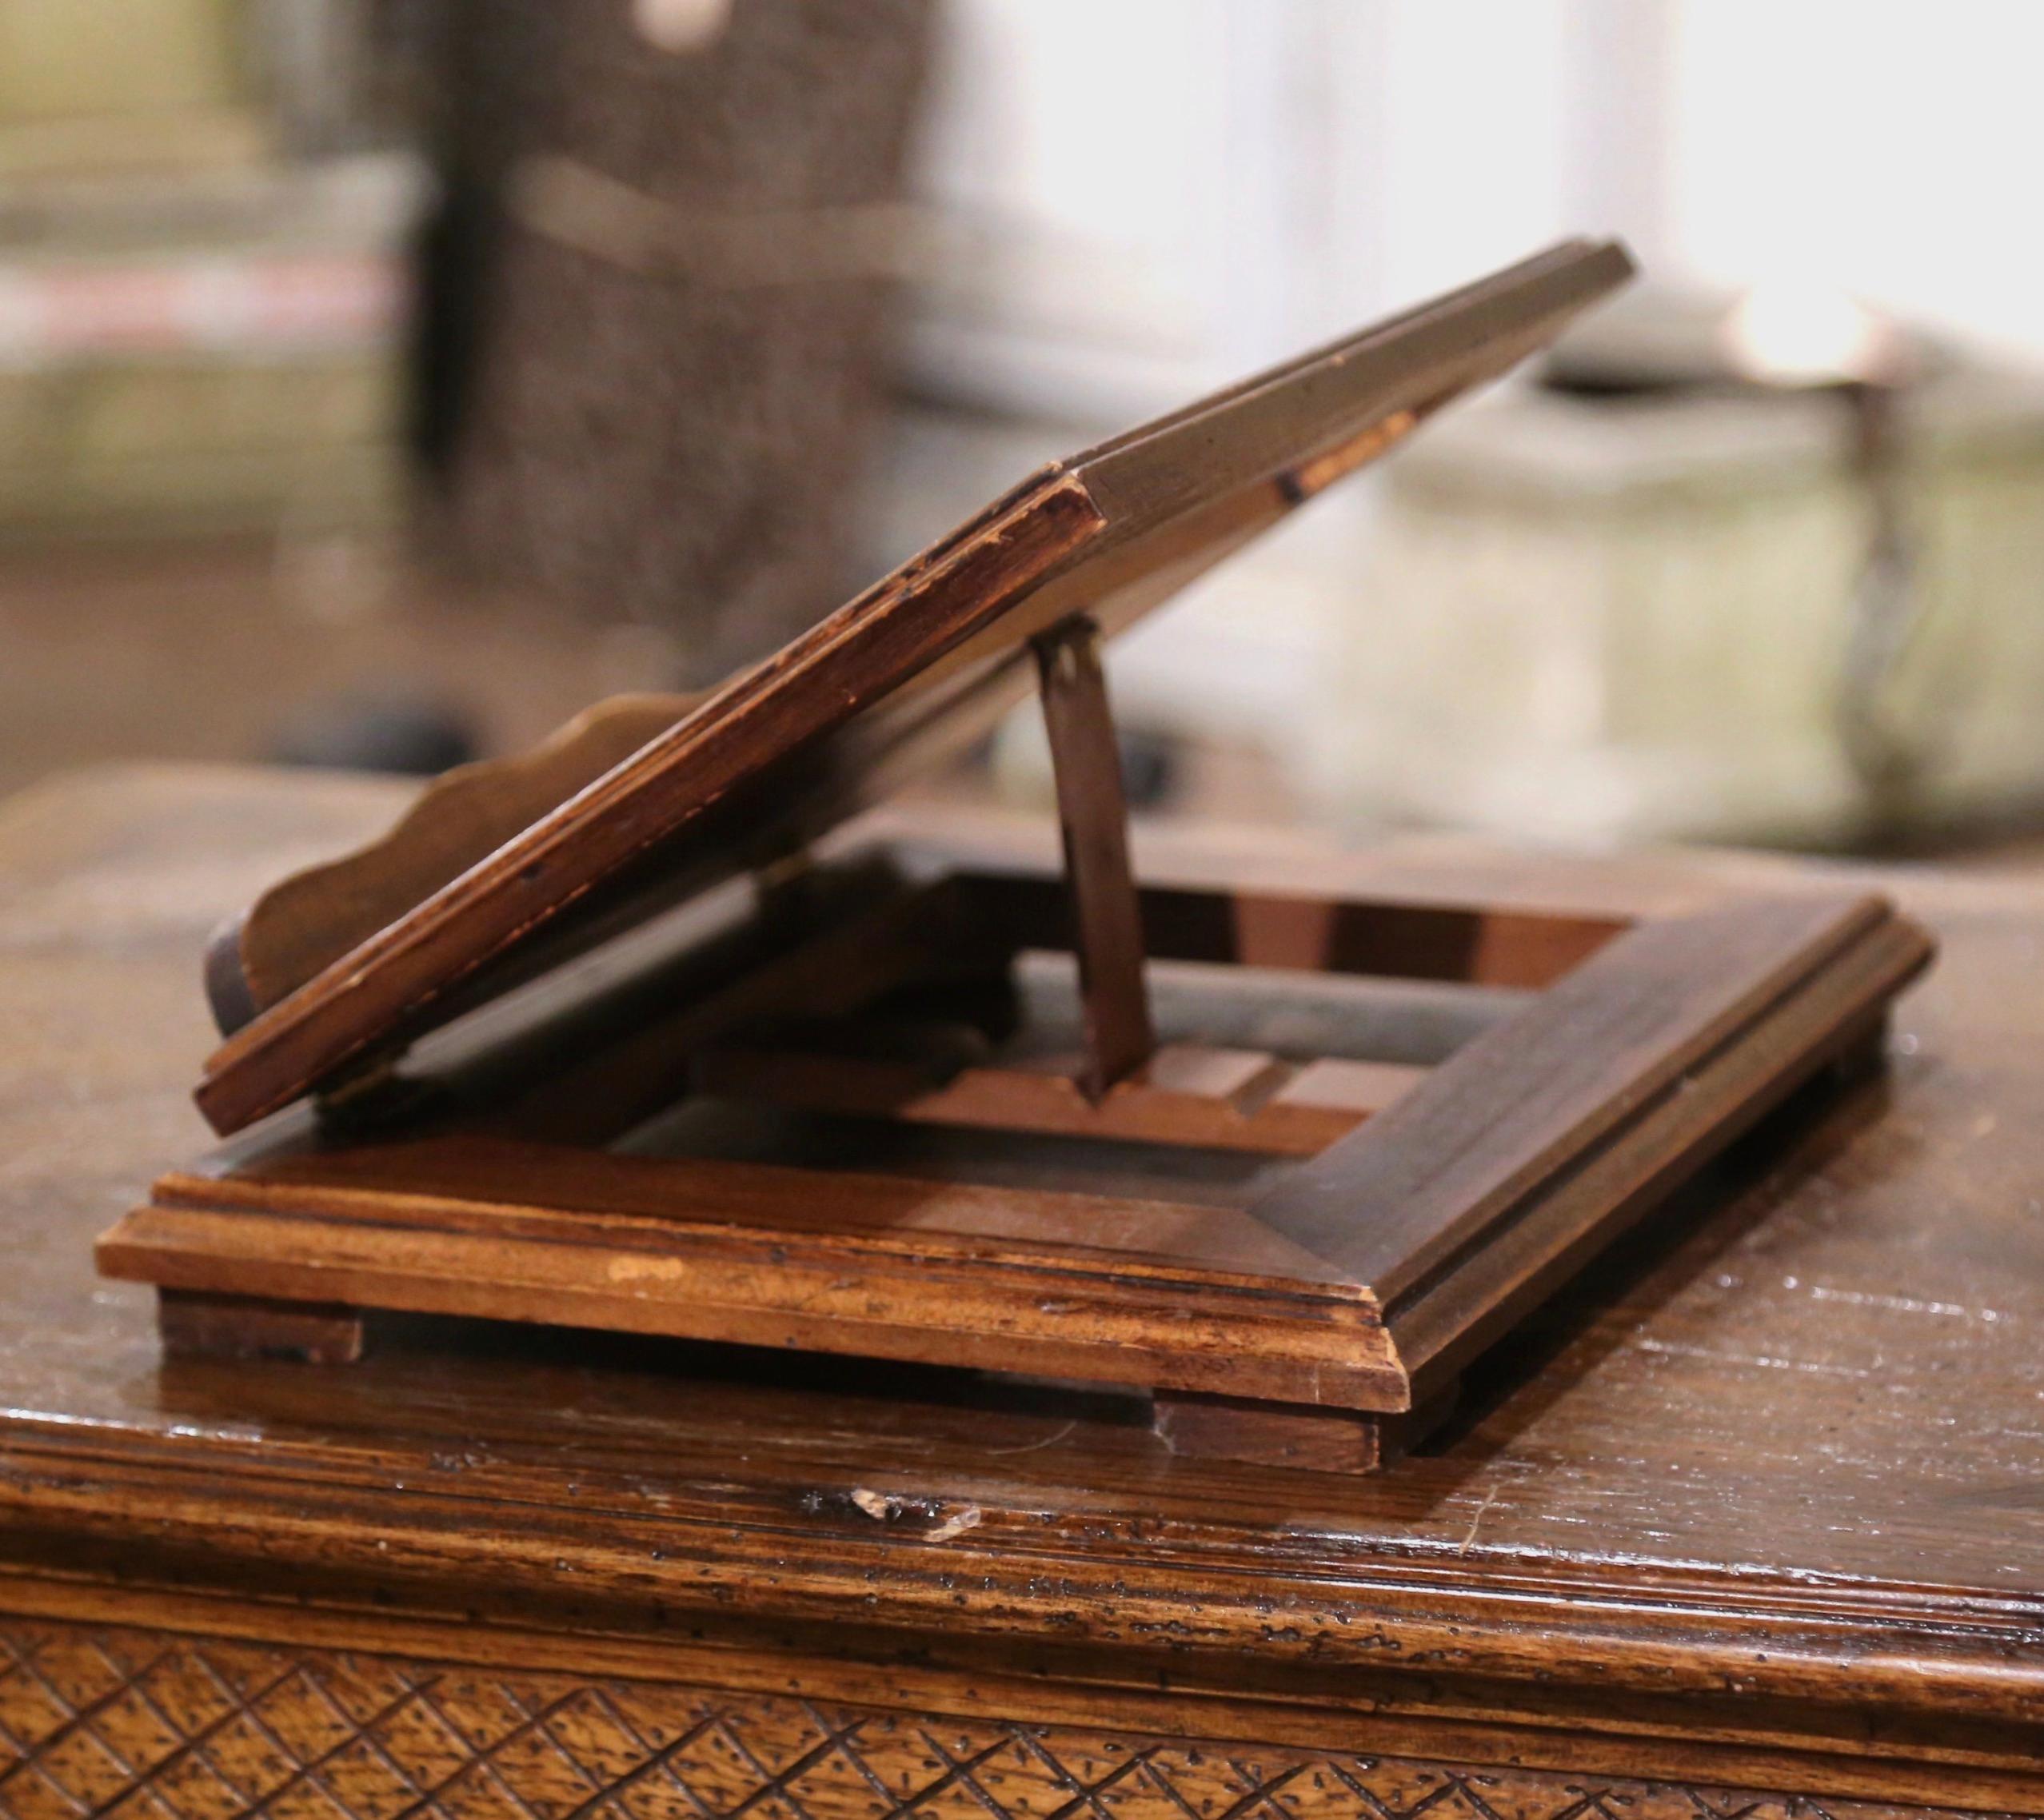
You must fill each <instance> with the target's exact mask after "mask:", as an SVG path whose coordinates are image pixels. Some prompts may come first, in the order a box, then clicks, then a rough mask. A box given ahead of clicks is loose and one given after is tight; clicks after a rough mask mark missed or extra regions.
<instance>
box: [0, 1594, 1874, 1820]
mask: <svg viewBox="0 0 2044 1820" xmlns="http://www.w3.org/2000/svg"><path fill="white" fill-rule="evenodd" d="M445 1641H446V1642H448V1643H449V1644H450V1645H452V1646H453V1648H454V1649H455V1650H457V1651H458V1650H461V1648H462V1642H461V1639H460V1638H456V1637H449V1638H445ZM0 1662H4V1663H5V1664H6V1670H5V1671H0V1727H4V1728H5V1735H6V1736H7V1737H9V1738H12V1739H16V1740H18V1742H17V1743H15V1744H14V1746H12V1749H13V1752H14V1754H13V1755H12V1756H11V1757H10V1758H9V1759H7V1760H6V1762H5V1763H4V1766H0V1802H5V1803H6V1806H7V1810H8V1811H9V1812H10V1813H14V1814H42V1813H44V1812H53V1813H56V1814H82V1813H99V1812H104V1811H109V1810H111V1811H115V1812H120V1811H125V1810H126V1808H127V1807H128V1806H134V1807H135V1808H138V1809H139V1810H142V1811H150V1810H151V1808H152V1806H153V1808H154V1811H158V1812H165V1811H167V1812H169V1813H170V1814H174V1815H177V1816H179V1817H180V1820H202V1817H209V1820H210V1817H212V1816H220V1817H221V1820H226V1816H229V1815H234V1814H254V1813H265V1814H269V1813H297V1812H308V1811H309V1812H314V1813H319V1814H340V1815H357V1814H360V1815H364V1816H367V1815H372V1814H374V1815H382V1814H405V1813H413V1812H424V1813H436V1814H499V1815H505V1816H507V1817H508V1820H538V1817H540V1816H542V1815H554V1814H602V1815H605V1816H607V1817H608V1816H633V1815H640V1814H663V1815H664V1814H691V1815H718V1816H721V1815H729V1814H744V1813H750V1812H753V1811H754V1810H757V1809H760V1808H762V1807H764V1808H765V1809H766V1810H768V1811H769V1812H771V1813H774V1814H785V1815H788V1816H789V1817H790V1820H854V1817H857V1820H869V1817H872V1816H884V1815H904V1814H935V1813H942V1812H945V1811H949V1810H957V1811H960V1812H965V1813H971V1814H986V1815H988V1816H991V1817H992V1820H1036V1817H1038V1816H1040V1815H1044V1814H1066V1813H1072V1812H1080V1811H1084V1812H1091V1813H1096V1814H1097V1813H1103V1812H1107V1813H1112V1814H1116V1815H1118V1816H1122V1817H1124V1820H1184V1816H1185V1815H1187V1814H1200V1815H1205V1814H1224V1813H1228V1814H1232V1813H1243V1814H1273V1813H1276V1814H1297V1813H1299V1812H1300V1811H1301V1810H1311V1811H1314V1812H1323V1811H1324V1812H1327V1813H1329V1814H1340V1815H1342V1816H1343V1817H1344V1820H1363V1817H1365V1816H1367V1817H1368V1820H1417V1817H1418V1816H1419V1815H1420V1814H1434V1815H1435V1816H1437V1817H1439V1816H1445V1815H1449V1814H1455V1815H1462V1816H1473V1817H1478V1820H1481V1817H1484V1816H1489V1815H1492V1814H1500V1813H1508V1814H1514V1815H1517V1816H1521V1817H1523V1820H1579V1817H1580V1816H1582V1815H1583V1814H1586V1813H1587V1814H1594V1815H1598V1816H1617V1815H1624V1816H1627V1817H1628V1820H1696V1816H1698V1815H1699V1814H1705V1815H1708V1814H1723V1813H1734V1812H1735V1813H1739V1814H1744V1815H1751V1816H1753V1817H1754V1820H1892V1817H1893V1815H1894V1810H1893V1809H1892V1808H1883V1807H1878V1806H1870V1805H1869V1804H1866V1803H1864V1802H1852V1801H1846V1802H1839V1801H1833V1800H1827V1801H1826V1802H1825V1803H1824V1804H1823V1805H1822V1806H1818V1805H1817V1804H1816V1803H1814V1802H1807V1801H1803V1800H1798V1799H1795V1798H1785V1797H1783V1796H1781V1795H1779V1794H1774V1795H1770V1794H1759V1795H1757V1796H1756V1794H1755V1792H1754V1791H1750V1790H1738V1789H1730V1788H1714V1787H1711V1786H1699V1785H1697V1784H1695V1783H1693V1782H1686V1781H1679V1780H1678V1781H1673V1782H1648V1781H1643V1780H1641V1779H1640V1778H1637V1777H1627V1776H1601V1777H1595V1778H1588V1779H1587V1780H1586V1779H1585V1778H1583V1777H1582V1776H1580V1775H1577V1774H1565V1773H1564V1774H1557V1773H1555V1772H1554V1771H1551V1770H1528V1769H1522V1768H1516V1767H1504V1766H1497V1767H1493V1768H1490V1769H1487V1770H1486V1769H1480V1768H1475V1767H1472V1766H1468V1765H1457V1764H1454V1763H1447V1762H1435V1761H1429V1760H1427V1759H1424V1758H1410V1757H1399V1756H1388V1755H1385V1754H1381V1753H1368V1754H1365V1753H1362V1752H1358V1751H1355V1750H1347V1749H1344V1748H1343V1746H1341V1745H1340V1744H1339V1743H1336V1742H1331V1741H1323V1742H1320V1743H1319V1745H1318V1746H1317V1747H1315V1748H1307V1749H1300V1748H1298V1747H1297V1746H1291V1747H1286V1746H1279V1747H1277V1748H1276V1749H1272V1748H1269V1747H1268V1746H1265V1747H1257V1748H1253V1749H1250V1748H1244V1746H1241V1745H1240V1744H1239V1743H1236V1742H1232V1741H1228V1742H1219V1743H1216V1742H1212V1741H1209V1740H1205V1739H1202V1738H1198V1737H1185V1736H1183V1735H1180V1734H1176V1732H1164V1733H1161V1734H1160V1733H1158V1732H1156V1731H1144V1730H1133V1731H1128V1730H1112V1729H1104V1728H1103V1727H1102V1726H1100V1725H1098V1724H1093V1725H1056V1726H1039V1725H1030V1724H1026V1723H1023V1722H1017V1721H1014V1720H1007V1719H1003V1718H1000V1717H998V1716H996V1715H993V1714H986V1713H984V1712H979V1713H965V1714H959V1713H952V1712H946V1711H942V1710H936V1711H932V1710H918V1709H916V1708H913V1707H909V1708H903V1707H901V1706H890V1705H886V1704H880V1703H876V1699H875V1697H874V1692H873V1690H871V1689H866V1690H862V1691H863V1692H864V1694H865V1696H866V1697H865V1698H864V1699H863V1700H862V1701H860V1702H858V1703H856V1704H846V1703H844V1702H841V1701H835V1700H830V1701H824V1700H817V1699H815V1698H803V1697H800V1696H791V1695H789V1694H787V1693H784V1692H770V1691H765V1690H760V1691H737V1690H730V1689H725V1688H719V1687H717V1686H703V1685H701V1684H697V1683H693V1682H688V1681H685V1680H676V1679H673V1678H668V1677H653V1676H648V1675H645V1674H632V1673H621V1672H617V1671H615V1670H613V1671H612V1672H609V1673H587V1672H585V1673H581V1674H573V1673H569V1674H563V1673H560V1672H557V1671H556V1672H549V1671H548V1670H545V1669H542V1668H536V1667H535V1666H533V1665H532V1664H531V1663H530V1662H513V1661H505V1660H494V1661H486V1662H483V1663H481V1664H478V1663H476V1662H470V1661H468V1660H465V1659H463V1658H461V1656H460V1655H456V1656H453V1657H452V1658H441V1659H433V1658H419V1657H417V1656H411V1655H405V1654H393V1653H391V1652H389V1651H387V1650H385V1651H374V1650H336V1649H332V1648H324V1649H323V1648H317V1647H308V1646H305V1645H303V1644H302V1643H293V1642H285V1643H281V1644H279V1643H276V1642H252V1641H249V1640H246V1639H243V1638H235V1637H223V1636H218V1635H206V1634H196V1635H194V1634H182V1633H178V1632H172V1631H162V1630H145V1629H140V1628H137V1627H134V1626H105V1625H84V1624H76V1623H68V1622H51V1621H49V1620H38V1619H34V1618H24V1619H19V1620H17V1621H14V1622H6V1623H0Z"/></svg>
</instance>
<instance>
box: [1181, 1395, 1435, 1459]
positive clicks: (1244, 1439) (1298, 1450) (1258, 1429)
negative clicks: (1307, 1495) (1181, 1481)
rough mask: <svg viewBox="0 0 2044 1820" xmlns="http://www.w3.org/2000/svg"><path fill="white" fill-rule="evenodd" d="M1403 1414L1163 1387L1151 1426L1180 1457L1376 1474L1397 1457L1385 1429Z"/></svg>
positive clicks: (1393, 1444) (1396, 1421)
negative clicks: (1262, 1400)
mask: <svg viewBox="0 0 2044 1820" xmlns="http://www.w3.org/2000/svg"><path fill="white" fill-rule="evenodd" d="M1402 1420H1403V1418H1402V1417H1399V1416H1387V1415H1362V1414H1360V1413H1359V1412H1358V1411H1354V1410H1346V1409H1340V1410H1329V1409H1315V1408H1312V1407H1303V1406H1301V1405H1299V1404H1286V1403H1256V1402H1252V1400H1251V1399H1248V1398H1247V1397H1233V1396H1211V1395H1209V1396H1201V1395H1197V1394H1187V1393H1185V1392H1182V1391H1159V1392H1158V1393H1157V1395H1156V1398H1155V1399H1154V1409H1153V1413H1152V1418H1151V1426H1152V1428H1153V1429H1154V1431H1156V1435H1157V1437H1158V1439H1160V1440H1161V1441H1162V1442H1163V1443H1164V1445H1165V1446H1166V1447H1168V1448H1169V1449H1170V1450H1171V1451H1172V1453H1173V1454H1174V1455H1177V1456H1179V1457H1180V1458H1182V1459H1220V1460H1233V1461H1237V1462H1240V1463H1241V1464H1243V1465H1244V1466H1275V1467H1293V1468H1295V1469H1298V1470H1301V1471H1309V1472H1375V1471H1377V1470H1378V1469H1379V1467H1383V1466H1384V1465H1386V1464H1387V1463H1389V1461H1390V1460H1391V1459H1395V1457H1396V1456H1397V1454H1398V1452H1399V1448H1398V1447H1397V1446H1396V1444H1395V1443H1393V1442H1391V1439H1390V1438H1389V1436H1388V1435H1387V1432H1386V1429H1387V1424H1390V1423H1398V1422H1399V1421H1402Z"/></svg>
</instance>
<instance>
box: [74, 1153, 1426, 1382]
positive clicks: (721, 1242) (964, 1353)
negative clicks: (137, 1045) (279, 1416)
mask: <svg viewBox="0 0 2044 1820" xmlns="http://www.w3.org/2000/svg"><path fill="white" fill-rule="evenodd" d="M221 1187H222V1184H220V1183H206V1182H205V1181H203V1180H202V1179H198V1178H186V1179H170V1180H168V1181H166V1183H165V1184H163V1190H162V1191H163V1194H164V1196H165V1200H164V1203H159V1204H157V1205H153V1206H150V1207H141V1208H138V1209H136V1210H135V1211H134V1212H132V1213H130V1214H129V1215H127V1216H126V1218H125V1219H122V1221H121V1223H119V1224H118V1226H116V1227H114V1229H113V1230H112V1231H110V1232H109V1233H107V1234H106V1235H105V1236H104V1237H102V1239H101V1240H100V1241H99V1243H98V1247H97V1248H96V1256H97V1261H98V1267H99V1269H100V1271H101V1272H102V1274H103V1275H108V1276H112V1277H117V1278H122V1279H129V1280H133V1281H140V1282H146V1283H154V1284H156V1285H157V1286H158V1287H163V1288H170V1289H178V1290H187V1291H194V1290H203V1291H209V1292H211V1293H215V1294H230V1295H250V1296H261V1297H265V1298H268V1299H275V1300H280V1301H304V1302H318V1303H347V1304H349V1305H351V1306H356V1307H365V1308H371V1309H390V1310H400V1311H407V1312H411V1313H417V1314H435V1315H462V1316H469V1317H477V1318H482V1319H493V1320H509V1321H528V1322H540V1323H547V1324H550V1325H559V1326H566V1327H577V1326H580V1327H596V1328H601V1329H605V1330H608V1331H620V1332H627V1333H645V1334H656V1335H665V1336H668V1337H672V1338H677V1339H695V1340H709V1341H721V1342H727V1343H738V1344H744V1345H753V1346H761V1345H765V1346H773V1347H788V1346H793V1347H802V1348H804V1349H806V1350H808V1351H817V1352H824V1353H832V1354H837V1355H852V1356H856V1357H864V1358H872V1359H893V1360H900V1361H905V1362H908V1363H924V1364H934V1365H941V1366H945V1367H957V1368H965V1369H979V1370H991V1371H1009V1372H1012V1371H1024V1372H1035V1373H1040V1374H1041V1375H1046V1376H1052V1377H1060V1378H1069V1379H1081V1380H1088V1381H1092V1382H1096V1383H1105V1384H1120V1385H1125V1386H1129V1387H1135V1388H1141V1389H1148V1388H1151V1387H1155V1386H1160V1385H1161V1386H1167V1387H1172V1388H1182V1389H1186V1390H1209V1391H1230V1392H1232V1393H1235V1394H1241V1395H1252V1396H1262V1397H1267V1398H1271V1399H1276V1400H1279V1401H1283V1402H1291V1403H1328V1404H1333V1405H1339V1406H1343V1407H1382V1408H1391V1409H1399V1408H1403V1407H1404V1405H1405V1401H1406V1387H1405V1380H1404V1376H1403V1373H1402V1372H1401V1371H1399V1369H1398V1368H1397V1367H1396V1365H1395V1363H1394V1362H1393V1361H1392V1359H1391V1358H1390V1356H1389V1349H1388V1346H1387V1343H1386V1341H1385V1339H1384V1337H1383V1330H1382V1328H1381V1327H1379V1326H1378V1325H1377V1324H1376V1323H1375V1319H1374V1311H1372V1310H1371V1309H1370V1308H1369V1307H1367V1305H1366V1304H1364V1303H1361V1302H1359V1300H1357V1299H1355V1296H1354V1295H1353V1293H1352V1292H1347V1293H1344V1292H1343V1291H1341V1290H1340V1289H1339V1287H1338V1286H1337V1287H1324V1286H1315V1285H1310V1284H1299V1285H1295V1286H1292V1285H1279V1284H1276V1283H1266V1284H1264V1285H1261V1286H1254V1287H1252V1286H1250V1285H1249V1284H1248V1283H1246V1282H1237V1283H1228V1282H1226V1281H1224V1280H1217V1279H1216V1276H1215V1275H1212V1274H1209V1275H1208V1276H1207V1278H1206V1280H1204V1281H1201V1280H1200V1279H1199V1275H1200V1273H1196V1272H1194V1271H1189V1270H1185V1269H1182V1268H1171V1267H1156V1268H1155V1269H1153V1270H1152V1271H1148V1272H1145V1271H1140V1269H1138V1268H1135V1267H1132V1264H1133V1263H1134V1262H1135V1261H1134V1260H1131V1259H1127V1258H1119V1259H1113V1258H1108V1257H1104V1256H1103V1255H1100V1254H1094V1255H1091V1256H1085V1257H1080V1256H1073V1255H1066V1256H1064V1257H1063V1258H1062V1259H1060V1258H1057V1257H1056V1256H1054V1255H1049V1254H1045V1255H1044V1256H1043V1257H1041V1258H1032V1257H1029V1256H1028V1255H1026V1254H1024V1255H1012V1256H1002V1257H995V1256H991V1255H960V1253H961V1250H963V1249H964V1247H961V1245H960V1242H959V1241H957V1240H955V1239H952V1240H948V1241H947V1239H946V1238H945V1237H944V1235H903V1236H901V1237H900V1238H899V1239H896V1240H895V1241H893V1242H891V1243H887V1244H885V1245H884V1246H883V1245H881V1244H878V1243H862V1242H860V1239H858V1238H856V1237H854V1238H851V1239H844V1238H839V1237H837V1236H836V1235H830V1234H811V1233H799V1232H791V1231H762V1230H758V1229H749V1228H742V1227H730V1226H717V1225H714V1224H710V1223H684V1222H681V1221H678V1220H668V1221H657V1220H652V1219H641V1220H630V1219H618V1218H617V1217H615V1216H609V1215H576V1214H561V1213H553V1214H550V1215H549V1214H537V1213H534V1212H533V1211H529V1210H523V1209H517V1208H505V1207H482V1206H479V1205H475V1204H464V1203H454V1202H450V1201H447V1200H445V1199H441V1200H433V1199H428V1198H426V1197H422V1196H397V1195H375V1194H365V1195H353V1196H351V1195H346V1194H345V1193H337V1192H334V1191H321V1192H320V1193H319V1194H318V1195H316V1196H313V1195H304V1194H299V1195H293V1194H292V1193H290V1192H289V1191H288V1190H282V1189H280V1190H277V1191H276V1192H275V1194H274V1197H273V1198H274V1199H275V1201H276V1203H277V1210H276V1211H269V1210H267V1209H264V1208H261V1207H249V1206H242V1207H232V1206H230V1207H221V1206H219V1205H217V1204H216V1205H214V1206H212V1207H208V1206H205V1205H190V1204H181V1203H182V1201H183V1200H184V1199H185V1198H186V1197H187V1196H190V1197H192V1198H194V1199H202V1198H205V1197H206V1196H207V1195H208V1192H209V1191H211V1195H212V1198H214V1199H215V1200H216V1202H217V1201H218V1200H220V1199H226V1198H227V1197H223V1196H221V1195H219V1193H218V1191H219V1189H220V1188H221ZM249 1198H250V1199H261V1194H260V1191H259V1190H258V1192H257V1195H252V1196H250V1197H249ZM315 1200H316V1201H317V1203H319V1204H318V1205H317V1207H314V1206H313V1205H312V1204H311V1203H313V1201H315ZM978 1249H979V1251H980V1252H981V1253H982V1254H984V1253H985V1252H987V1251H990V1250H991V1249H992V1247H985V1246H982V1247H978ZM1075 1335H1084V1337H1083V1338H1080V1337H1075Z"/></svg>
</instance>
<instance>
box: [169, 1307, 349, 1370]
mask: <svg viewBox="0 0 2044 1820" xmlns="http://www.w3.org/2000/svg"><path fill="white" fill-rule="evenodd" d="M156 1325H157V1331H158V1332H159V1333H161V1334H162V1336H163V1355H164V1357H166V1359H297V1361H298V1362H299V1363H301V1364H306V1365H353V1364H354V1363H356V1362H357V1360H359V1359H361V1356H362V1347H363V1323H362V1314H361V1310H360V1309H359V1308H347V1307H341V1306H339V1305H338V1304H333V1305H329V1306H325V1307H322V1306H321V1305H320V1304H319V1303H316V1302H267V1301H263V1300H261V1299H259V1298H257V1297H254V1296H248V1295H209V1294H205V1293H193V1292H190V1291H185V1290H181V1289H166V1290H164V1291H161V1292H160V1293H159V1294H158V1296H157V1299H156Z"/></svg>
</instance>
